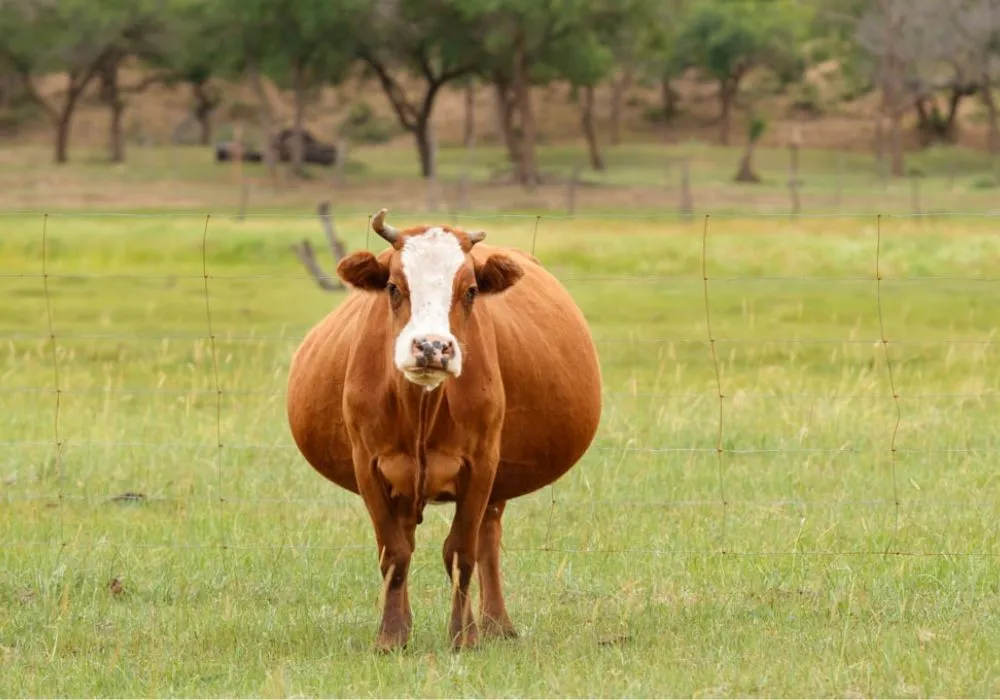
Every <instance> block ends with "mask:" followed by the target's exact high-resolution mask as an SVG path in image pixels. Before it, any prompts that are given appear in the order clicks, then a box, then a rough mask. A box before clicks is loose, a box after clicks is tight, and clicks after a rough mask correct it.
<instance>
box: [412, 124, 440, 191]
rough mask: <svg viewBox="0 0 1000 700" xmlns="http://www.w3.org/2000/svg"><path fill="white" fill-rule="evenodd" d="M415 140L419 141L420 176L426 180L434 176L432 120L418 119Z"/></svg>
mask: <svg viewBox="0 0 1000 700" xmlns="http://www.w3.org/2000/svg"><path fill="white" fill-rule="evenodd" d="M413 138H414V139H416V141H417V154H418V155H419V157H420V175H421V177H423V178H424V179H425V180H426V179H428V178H430V177H432V176H433V175H434V168H435V165H436V163H435V162H434V147H433V145H432V144H431V134H430V120H428V119H418V120H417V123H416V125H415V126H414V129H413Z"/></svg>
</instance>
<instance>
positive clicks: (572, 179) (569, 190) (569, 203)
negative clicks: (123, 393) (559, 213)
mask: <svg viewBox="0 0 1000 700" xmlns="http://www.w3.org/2000/svg"><path fill="white" fill-rule="evenodd" d="M579 181H580V166H579V165H574V166H573V172H572V173H570V176H569V183H568V185H567V187H566V210H567V211H568V212H569V215H570V216H574V215H575V214H576V186H577V184H578V183H579Z"/></svg>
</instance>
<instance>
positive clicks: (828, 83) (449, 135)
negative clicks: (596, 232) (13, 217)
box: [6, 61, 986, 158]
mask: <svg viewBox="0 0 1000 700" xmlns="http://www.w3.org/2000/svg"><path fill="white" fill-rule="evenodd" d="M141 77H142V72H141V71H140V70H137V69H135V68H132V69H130V70H127V71H125V72H124V76H123V84H124V85H129V84H134V83H135V82H138V81H139V80H140V79H141ZM767 78H768V76H767V75H756V76H751V78H750V79H748V80H747V84H746V88H745V89H746V90H750V91H754V92H756V93H758V94H763V96H762V97H758V98H757V99H756V100H755V101H754V109H755V111H756V112H757V113H758V114H761V115H763V116H765V117H766V118H767V119H768V122H769V128H768V130H767V133H766V134H765V136H764V138H763V139H762V145H763V146H765V147H766V146H775V145H781V144H783V143H784V142H785V140H786V139H787V137H788V133H789V130H790V127H791V126H792V125H793V124H798V125H799V126H800V128H801V133H802V136H803V139H804V145H805V146H806V147H808V148H822V149H841V150H850V151H864V150H867V149H870V148H871V146H872V143H873V140H874V133H875V124H874V119H873V115H874V114H875V110H876V107H877V101H878V96H877V95H876V94H874V93H870V94H868V95H866V96H864V97H862V98H861V99H857V100H853V101H845V100H843V99H841V98H840V97H839V95H841V94H843V92H844V88H843V86H842V83H843V80H842V77H841V76H840V74H839V69H838V67H837V65H836V63H835V62H833V61H830V62H827V63H826V64H821V65H819V66H816V67H814V68H813V69H811V70H810V72H809V74H808V75H807V78H806V83H805V85H807V86H810V87H805V88H804V87H803V85H799V86H793V88H792V90H791V91H790V92H791V93H792V94H798V95H800V96H801V95H809V96H810V97H809V98H808V100H807V101H808V102H809V103H811V104H812V105H816V106H818V110H810V113H803V111H802V110H793V109H792V107H791V105H792V104H793V101H794V100H793V99H792V98H791V97H789V96H788V95H787V94H774V90H773V89H772V90H768V88H767ZM63 83H64V78H63V77H62V76H59V75H51V76H47V77H46V78H44V79H42V80H40V81H39V86H40V88H41V91H42V92H43V93H44V94H46V95H47V96H50V97H54V96H57V95H58V94H59V92H60V91H61V90H62V89H63ZM219 86H220V89H221V92H222V95H223V104H222V106H221V107H220V109H219V110H218V111H217V112H216V116H215V128H216V132H215V133H216V139H221V138H227V137H228V136H230V135H231V133H232V129H233V128H234V126H235V125H237V124H242V125H243V129H244V133H245V134H246V135H247V138H249V139H250V140H251V141H258V139H259V135H258V134H257V132H258V127H257V120H256V116H255V115H256V111H257V100H256V99H255V97H254V95H253V93H252V91H251V90H250V89H249V87H248V86H247V85H245V84H232V83H230V84H221V83H220V84H219ZM411 89H414V92H416V90H419V89H420V86H419V85H416V84H415V85H413V86H411ZM675 89H676V91H677V93H678V94H679V96H680V99H679V102H678V106H679V113H678V115H677V116H676V117H675V118H674V119H672V120H671V121H670V122H669V123H666V124H665V123H663V121H662V119H660V118H659V115H660V114H661V113H662V111H661V110H662V108H661V101H660V95H659V90H658V88H657V87H642V86H633V87H632V88H631V89H630V90H629V91H628V92H627V96H626V99H625V104H624V110H623V119H622V124H621V133H622V140H623V141H625V142H630V141H631V142H635V141H640V142H641V141H659V142H664V141H665V142H668V143H674V142H683V141H687V140H697V141H701V142H705V143H715V142H717V141H718V138H719V130H720V126H719V122H718V103H717V100H716V96H715V92H716V88H715V86H714V84H711V83H706V82H703V81H699V80H697V79H696V78H695V77H694V76H691V75H686V76H684V77H683V78H682V79H679V80H677V81H676V83H675ZM267 90H268V92H269V95H270V98H271V102H272V105H273V109H274V110H275V113H276V114H278V115H279V116H280V117H281V118H282V119H283V120H284V123H285V124H290V121H291V98H290V94H289V93H288V92H287V91H282V90H280V89H278V88H277V87H276V86H275V85H274V84H273V83H268V84H267ZM767 93H770V94H767ZM596 97H597V120H598V129H599V135H600V136H599V137H600V139H601V140H602V141H606V140H607V134H608V122H609V119H610V116H609V115H610V112H611V89H610V86H607V85H604V86H601V87H600V88H599V89H598V90H597V95H596ZM801 99H802V98H801V97H800V98H799V101H801ZM360 100H363V101H365V102H366V103H368V105H369V106H370V107H371V108H372V111H373V112H374V114H375V115H378V116H380V117H383V118H385V119H387V120H389V122H390V123H391V124H392V125H393V126H394V127H395V118H394V116H393V113H392V110H391V107H390V105H389V103H388V101H387V100H386V99H385V97H384V95H383V93H382V91H381V89H380V88H379V86H378V85H377V84H376V83H374V82H371V81H361V80H354V81H352V82H350V83H348V84H346V85H344V86H342V87H340V88H339V89H334V88H326V89H323V90H322V91H320V92H319V94H318V95H317V96H316V97H315V99H314V101H313V102H312V104H311V105H310V106H309V109H308V113H307V119H306V122H307V126H308V128H309V129H310V130H311V131H312V132H313V133H314V134H315V135H316V136H317V137H318V138H320V139H324V140H329V141H336V140H337V139H338V125H339V124H340V123H341V122H342V121H343V119H344V118H345V116H346V114H347V112H348V109H349V108H350V106H351V105H352V104H355V103H356V102H358V101H360ZM190 104H191V98H190V94H189V91H188V88H187V87H186V86H179V87H174V88H171V87H166V86H160V85H158V86H154V87H152V88H150V89H148V90H147V91H145V92H143V93H141V94H138V95H135V96H132V97H130V98H129V105H128V108H127V111H126V114H125V125H126V133H127V138H128V141H129V142H131V143H138V142H146V143H151V144H163V143H166V142H167V141H169V139H170V135H171V133H172V132H173V131H174V130H175V128H176V127H177V125H178V124H180V123H181V122H182V121H183V120H184V119H185V117H186V116H187V114H188V111H189V107H190ZM535 104H536V110H537V114H538V122H539V142H540V143H541V144H554V143H563V144H568V143H574V142H579V143H580V144H581V147H582V145H583V138H582V136H581V135H580V114H579V108H578V106H577V105H576V104H573V103H571V101H570V90H569V87H568V86H567V85H559V84H555V85H551V86H548V87H544V88H536V89H535ZM817 112H818V113H817ZM464 115H465V106H464V95H463V94H462V92H461V91H460V90H458V89H457V88H449V89H445V90H443V91H442V94H441V95H440V96H439V98H438V102H437V105H436V107H435V112H434V119H433V121H434V128H435V133H436V134H437V137H438V141H439V143H441V144H442V145H449V144H454V143H458V142H460V141H461V139H462V134H463V128H464V119H465V116H464ZM746 118H747V112H746V110H745V108H744V109H739V110H737V111H736V114H735V115H734V118H733V128H732V137H731V143H733V144H738V143H741V142H742V141H743V135H744V132H745V121H746ZM475 119H476V122H477V126H476V129H477V138H478V139H479V141H480V143H496V142H497V139H498V131H497V127H496V119H495V116H494V101H493V95H492V93H491V92H490V90H489V88H488V87H486V86H481V87H479V88H477V90H476V99H475ZM959 123H960V130H959V144H960V145H963V146H966V147H970V148H981V147H983V146H984V144H985V131H986V129H985V119H984V116H983V109H982V107H981V106H980V104H979V103H978V101H977V100H975V99H970V100H966V101H965V103H964V104H963V105H962V110H961V112H960V119H959ZM911 126H912V125H911ZM51 133H52V127H51V125H50V124H49V123H48V121H47V120H46V119H45V118H44V115H42V114H41V112H37V113H34V114H29V116H28V117H27V118H26V119H23V120H22V121H21V123H20V124H19V125H18V127H17V129H16V130H15V131H14V133H13V134H8V136H7V138H6V141H7V143H12V142H17V143H35V144H38V143H45V142H47V141H49V140H50V139H51ZM107 133H108V115H107V110H106V108H104V107H103V106H102V105H101V104H100V103H99V102H98V100H97V92H96V85H95V86H91V88H90V89H89V90H88V91H87V93H86V94H85V96H84V98H83V100H82V102H81V104H80V106H79V108H78V110H77V116H76V118H75V120H74V123H73V133H72V141H71V158H72V151H73V149H74V148H81V147H85V148H87V149H94V148H101V147H102V146H103V144H104V143H106V141H107ZM188 138H193V134H191V135H189V136H188ZM393 139H394V140H402V141H406V140H408V139H409V135H408V134H405V133H396V135H395V136H394V137H393ZM906 139H907V146H908V147H910V148H913V147H916V146H917V139H916V135H915V134H914V133H912V128H911V129H909V130H908V131H907V134H906Z"/></svg>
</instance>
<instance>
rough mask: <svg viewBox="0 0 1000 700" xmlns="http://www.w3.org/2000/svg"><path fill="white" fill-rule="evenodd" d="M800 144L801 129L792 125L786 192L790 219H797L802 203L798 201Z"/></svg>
mask: <svg viewBox="0 0 1000 700" xmlns="http://www.w3.org/2000/svg"><path fill="white" fill-rule="evenodd" d="M800 145H802V131H801V130H800V129H799V127H798V125H796V126H794V127H792V135H791V138H789V140H788V193H789V195H790V196H791V198H792V221H798V218H799V212H800V211H801V209H802V203H801V202H800V201H799V146H800Z"/></svg>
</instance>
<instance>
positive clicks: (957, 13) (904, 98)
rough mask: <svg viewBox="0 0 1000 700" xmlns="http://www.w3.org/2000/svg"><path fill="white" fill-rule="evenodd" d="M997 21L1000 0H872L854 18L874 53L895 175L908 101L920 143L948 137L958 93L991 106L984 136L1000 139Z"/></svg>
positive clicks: (859, 34) (863, 41)
mask: <svg viewBox="0 0 1000 700" xmlns="http://www.w3.org/2000/svg"><path fill="white" fill-rule="evenodd" d="M998 22H1000V0H954V1H953V2H941V0H878V3H877V4H876V5H875V6H874V7H873V8H872V10H870V11H869V12H868V13H867V14H865V15H864V16H863V17H862V18H861V20H860V22H859V23H858V28H857V38H858V42H859V45H860V46H861V47H862V48H863V49H864V50H865V51H866V52H867V53H868V54H869V55H870V56H871V57H872V58H873V59H874V64H875V67H876V71H877V84H878V86H879V88H880V90H881V93H882V111H883V116H884V117H887V118H888V119H889V121H890V126H891V132H890V134H891V141H892V163H893V165H892V172H893V174H894V175H897V176H898V175H902V174H903V156H902V133H901V132H902V120H903V117H904V115H905V113H906V112H907V111H908V109H909V108H910V107H912V108H913V110H914V111H915V113H916V118H917V130H918V133H919V135H920V137H921V143H923V144H924V145H929V144H931V143H934V142H939V141H944V142H950V141H954V140H955V138H956V135H957V127H958V124H957V117H958V110H959V106H960V105H961V103H962V101H963V100H965V99H966V98H968V97H972V96H975V95H980V96H981V98H982V99H983V101H984V103H985V105H986V108H987V112H988V113H989V114H990V121H991V142H993V143H994V144H997V145H995V146H994V148H997V147H1000V137H998V135H997V126H996V118H997V114H996V111H997V110H996V107H995V105H993V97H992V93H991V92H990V89H991V87H992V85H993V82H994V79H993V74H994V72H995V71H994V68H993V63H994V62H995V50H994V49H995V47H996V46H997V38H998V33H1000V32H998V30H1000V24H998ZM942 98H943V102H942Z"/></svg>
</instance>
